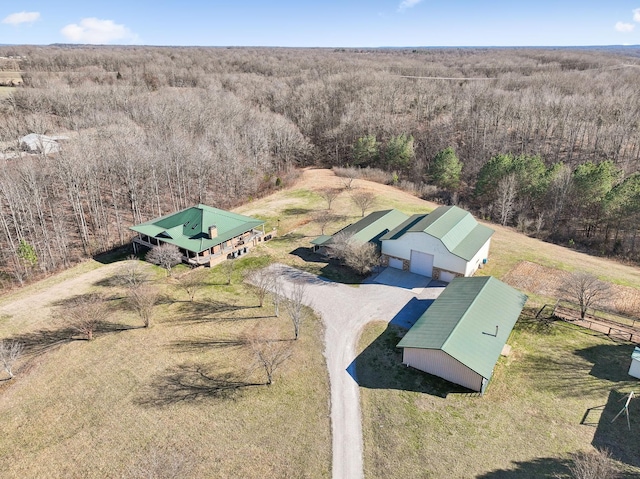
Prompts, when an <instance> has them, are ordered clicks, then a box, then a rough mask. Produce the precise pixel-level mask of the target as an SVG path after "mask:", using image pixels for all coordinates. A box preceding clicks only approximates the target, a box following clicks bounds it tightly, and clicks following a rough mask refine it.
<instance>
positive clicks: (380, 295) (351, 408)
mask: <svg viewBox="0 0 640 479" xmlns="http://www.w3.org/2000/svg"><path fill="white" fill-rule="evenodd" d="M270 269H271V270H272V271H273V273H274V274H275V275H277V276H279V277H280V278H281V279H282V280H283V283H284V284H283V290H284V294H285V295H287V293H288V292H289V291H290V288H291V284H292V283H293V282H294V281H303V282H304V283H305V284H306V285H307V287H306V293H305V301H304V302H305V303H306V304H307V305H308V306H310V307H311V308H313V309H314V310H315V311H316V312H317V313H318V314H319V315H320V316H321V317H322V320H323V322H324V324H325V352H324V355H325V358H326V361H327V368H328V370H329V381H330V384H331V429H332V438H333V439H332V441H333V445H332V449H333V466H332V469H333V479H358V478H362V477H363V460H362V451H363V448H362V424H361V416H360V394H359V391H358V384H357V382H356V380H355V379H354V377H355V371H353V368H351V369H349V366H350V365H351V364H352V362H353V361H354V359H355V357H356V353H355V351H356V342H357V340H358V337H359V335H360V331H361V330H362V328H363V326H364V325H366V324H367V323H368V322H370V321H390V320H391V319H393V318H394V317H395V316H396V314H397V313H398V312H399V311H400V310H402V309H403V307H404V306H405V305H406V304H407V303H408V302H409V301H410V300H411V299H412V298H418V299H434V298H436V297H437V296H438V295H439V294H440V293H441V292H442V290H443V289H444V288H443V287H442V286H435V287H428V288H426V287H424V286H426V284H427V283H428V278H421V277H420V278H416V277H415V275H411V276H413V278H412V280H413V282H414V283H415V282H416V280H417V281H418V283H416V284H414V285H412V284H407V285H406V286H407V287H404V288H403V287H397V286H389V285H385V284H379V283H375V282H367V283H364V284H361V285H360V286H358V287H352V286H348V285H345V284H339V283H334V282H331V281H328V280H324V279H322V278H318V277H317V276H314V275H312V274H309V273H305V272H302V271H300V270H297V269H295V268H292V267H290V266H285V265H282V264H276V265H272V266H270ZM390 273H392V272H390ZM420 283H422V284H420ZM410 286H417V287H415V288H413V289H409V287H410ZM303 327H304V326H303ZM302 334H304V329H303V333H302Z"/></svg>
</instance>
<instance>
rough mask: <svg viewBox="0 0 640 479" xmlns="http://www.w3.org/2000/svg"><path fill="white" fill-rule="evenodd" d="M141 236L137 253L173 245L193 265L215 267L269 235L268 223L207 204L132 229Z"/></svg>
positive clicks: (134, 245)
mask: <svg viewBox="0 0 640 479" xmlns="http://www.w3.org/2000/svg"><path fill="white" fill-rule="evenodd" d="M130 229H131V230H133V231H135V232H136V233H138V235H137V236H136V237H135V238H134V239H133V250H134V252H136V253H137V252H138V248H140V247H144V248H152V247H154V246H158V245H161V244H162V243H169V244H173V245H176V246H177V247H178V248H179V249H180V252H181V253H182V257H183V261H185V262H186V263H189V264H192V265H209V266H213V265H215V264H217V263H219V262H221V261H223V260H225V259H227V258H228V257H231V258H235V257H237V256H240V255H242V254H244V253H246V252H248V251H249V249H250V248H251V247H253V246H255V245H257V244H258V243H259V242H261V241H262V240H263V239H264V240H266V239H270V235H267V236H265V231H264V221H261V220H258V219H255V218H251V217H249V216H243V215H239V214H237V213H231V212H230V211H224V210H220V209H218V208H212V207H210V206H206V205H198V206H193V207H191V208H187V209H184V210H182V211H178V212H177V213H172V214H170V215H166V216H162V217H160V218H155V219H152V220H150V221H147V222H145V223H140V224H138V225H135V226H132V227H131V228H130Z"/></svg>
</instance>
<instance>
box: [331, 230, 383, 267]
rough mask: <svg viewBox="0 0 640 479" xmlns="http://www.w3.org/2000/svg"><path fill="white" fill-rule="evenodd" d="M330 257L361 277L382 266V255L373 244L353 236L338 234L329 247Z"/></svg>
mask: <svg viewBox="0 0 640 479" xmlns="http://www.w3.org/2000/svg"><path fill="white" fill-rule="evenodd" d="M327 250H328V253H329V256H331V257H332V258H335V259H337V260H339V261H341V262H342V263H344V264H345V265H346V266H348V267H350V268H351V269H353V270H354V271H355V272H356V273H358V274H360V275H363V276H364V275H366V274H368V273H370V272H371V271H373V269H374V268H375V267H376V266H377V265H379V264H380V254H379V253H378V250H377V248H376V246H375V245H374V244H373V243H363V242H362V241H358V240H356V239H355V238H354V237H353V235H351V234H347V233H338V234H336V235H334V237H333V239H332V241H331V243H329V245H328V246H327Z"/></svg>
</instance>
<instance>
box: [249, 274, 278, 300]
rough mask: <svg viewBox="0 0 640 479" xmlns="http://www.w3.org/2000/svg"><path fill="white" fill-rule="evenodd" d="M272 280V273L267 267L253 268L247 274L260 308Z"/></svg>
mask: <svg viewBox="0 0 640 479" xmlns="http://www.w3.org/2000/svg"><path fill="white" fill-rule="evenodd" d="M273 280H274V276H273V273H271V272H269V271H268V270H267V268H261V269H256V270H253V271H251V272H250V273H249V274H248V275H247V281H248V282H249V284H250V285H251V286H253V289H254V291H255V293H256V296H257V297H258V302H259V303H260V307H261V308H262V306H264V300H265V298H266V297H267V295H268V294H269V292H270V291H271V289H272V286H273Z"/></svg>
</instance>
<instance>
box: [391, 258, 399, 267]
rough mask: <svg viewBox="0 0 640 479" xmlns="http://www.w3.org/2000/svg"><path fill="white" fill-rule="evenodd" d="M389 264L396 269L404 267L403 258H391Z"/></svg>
mask: <svg viewBox="0 0 640 479" xmlns="http://www.w3.org/2000/svg"><path fill="white" fill-rule="evenodd" d="M389 266H391V267H392V268H395V269H402V260H401V259H398V258H389Z"/></svg>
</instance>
